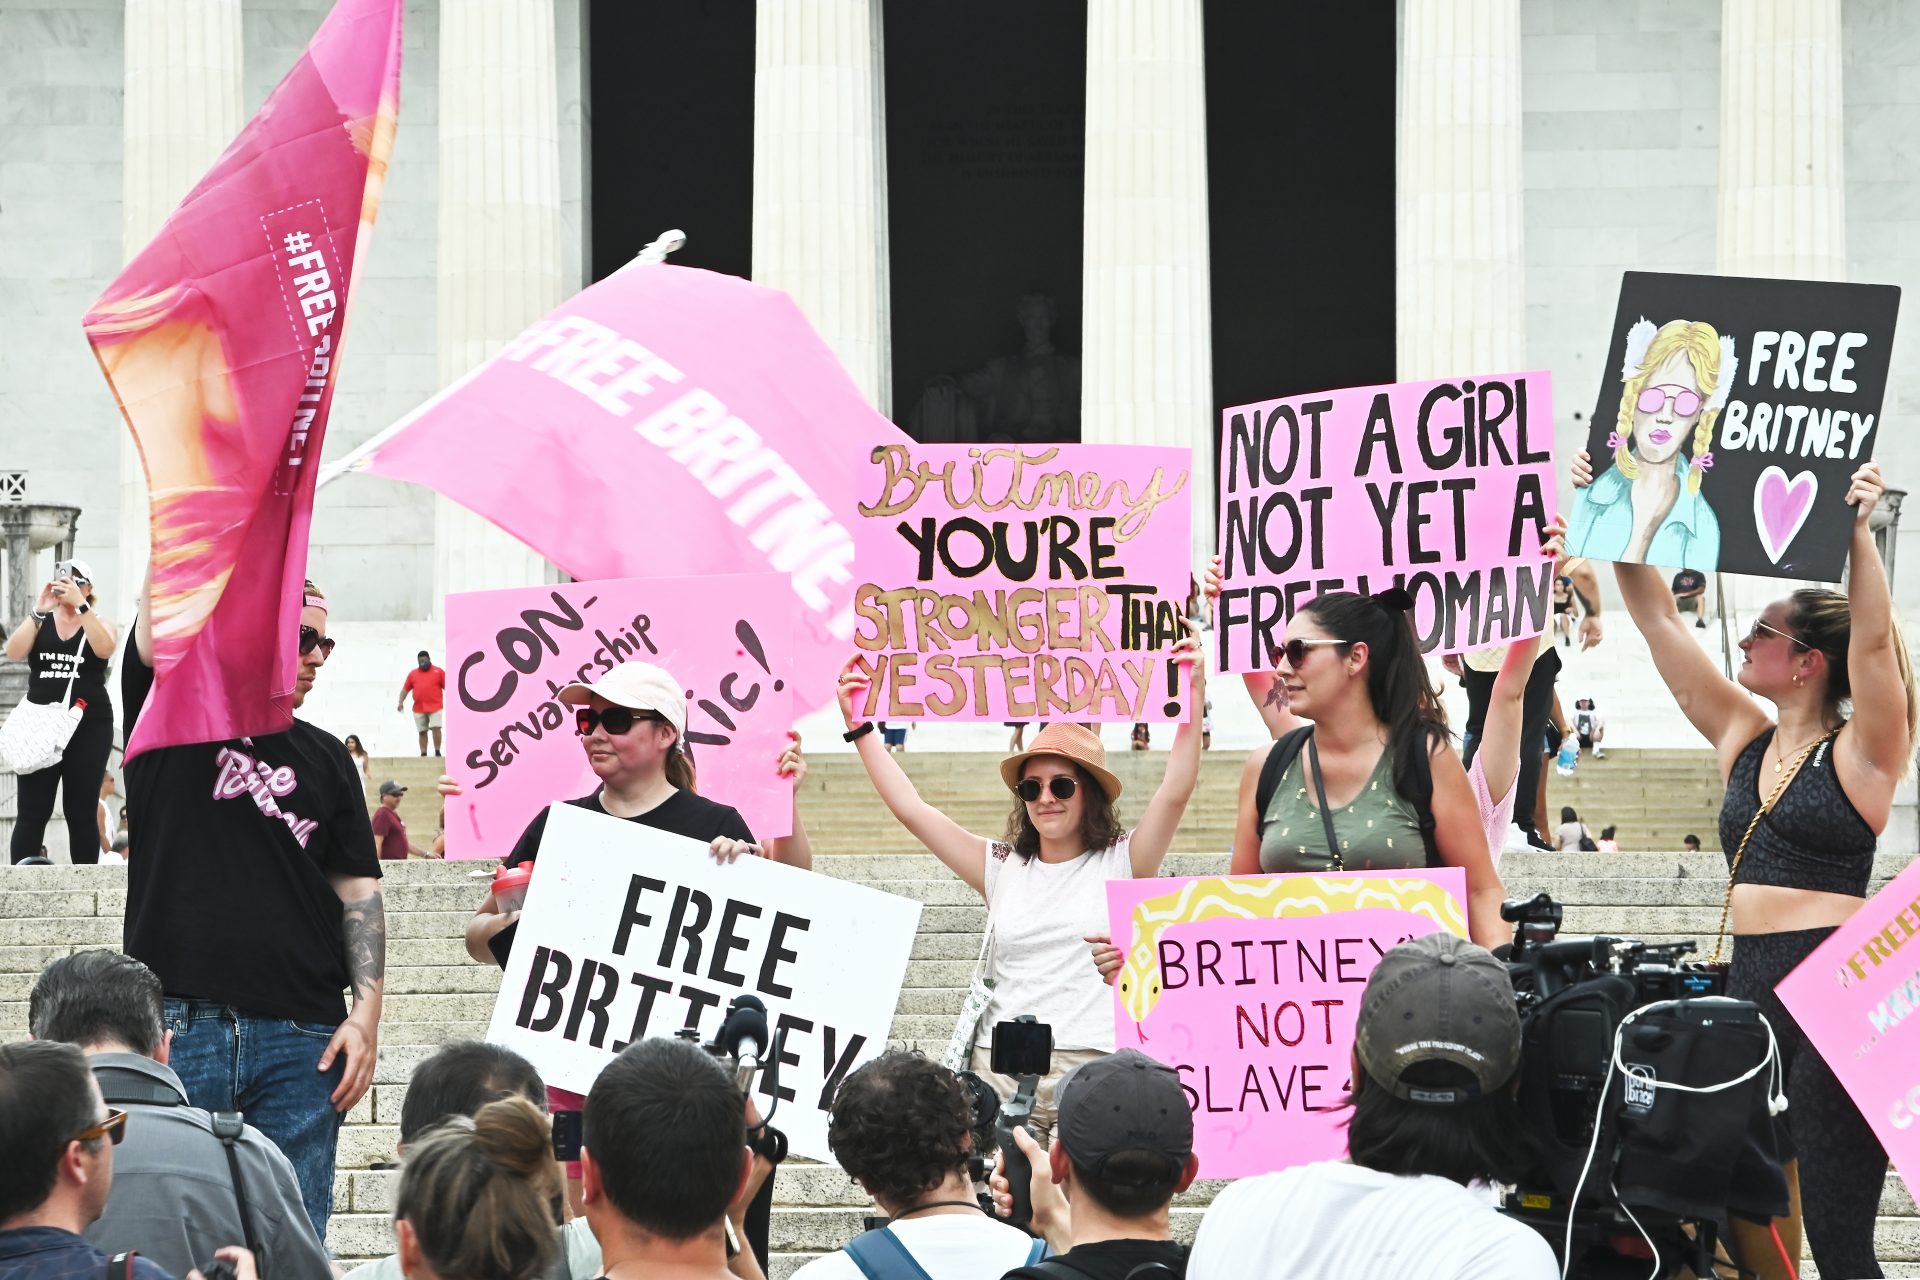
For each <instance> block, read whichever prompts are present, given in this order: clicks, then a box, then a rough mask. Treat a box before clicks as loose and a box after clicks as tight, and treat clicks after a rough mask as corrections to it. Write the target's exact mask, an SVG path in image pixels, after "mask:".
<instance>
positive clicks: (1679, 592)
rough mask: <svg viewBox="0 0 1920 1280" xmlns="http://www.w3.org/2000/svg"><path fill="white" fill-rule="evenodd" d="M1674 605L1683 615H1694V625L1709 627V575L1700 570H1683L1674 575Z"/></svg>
mask: <svg viewBox="0 0 1920 1280" xmlns="http://www.w3.org/2000/svg"><path fill="white" fill-rule="evenodd" d="M1673 604H1674V607H1675V608H1677V609H1678V610H1680V612H1681V613H1691V614H1693V625H1694V626H1696V627H1705V626H1706V625H1707V575H1706V574H1704V573H1701V572H1700V571H1699V570H1698V569H1682V570H1681V571H1680V572H1678V573H1676V574H1674V575H1673Z"/></svg>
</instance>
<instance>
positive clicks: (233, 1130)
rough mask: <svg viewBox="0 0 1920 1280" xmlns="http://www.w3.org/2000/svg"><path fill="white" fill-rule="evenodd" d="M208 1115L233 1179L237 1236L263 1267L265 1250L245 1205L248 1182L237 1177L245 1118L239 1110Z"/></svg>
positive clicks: (247, 1206)
mask: <svg viewBox="0 0 1920 1280" xmlns="http://www.w3.org/2000/svg"><path fill="white" fill-rule="evenodd" d="M211 1116H212V1120H213V1136H214V1137H216V1138H218V1139H220V1145H221V1146H222V1147H225V1148H226V1151H227V1172H228V1173H229V1174H230V1175H231V1176H232V1178H233V1200H234V1203H235V1204H237V1205H238V1206H239V1207H240V1234H241V1235H242V1236H244V1237H245V1238H246V1244H247V1248H249V1249H251V1250H252V1251H253V1257H254V1261H255V1262H256V1263H258V1264H261V1265H264V1263H265V1259H266V1250H265V1249H263V1248H262V1247H261V1243H260V1236H259V1233H258V1232H256V1231H255V1230H254V1229H253V1209H252V1207H251V1206H250V1205H249V1204H248V1203H247V1182H246V1179H245V1178H243V1177H241V1176H240V1137H241V1135H242V1134H244V1133H245V1132H246V1129H247V1122H246V1118H245V1117H243V1116H242V1115H241V1114H240V1113H239V1112H238V1111H215V1112H213V1113H211Z"/></svg>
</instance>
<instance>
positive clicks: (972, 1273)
mask: <svg viewBox="0 0 1920 1280" xmlns="http://www.w3.org/2000/svg"><path fill="white" fill-rule="evenodd" d="M1089 967H1091V966H1089ZM893 1234H894V1235H896V1236H898V1237H899V1238H900V1243H901V1244H903V1245H905V1246H906V1250H907V1252H908V1253H910V1254H912V1255H913V1260H914V1261H915V1262H917V1263H919V1264H920V1266H921V1268H922V1269H923V1270H924V1271H925V1272H926V1273H927V1274H928V1275H929V1276H932V1277H933V1280H983V1277H992V1280H999V1278H1000V1277H1001V1276H1003V1275H1005V1274H1006V1273H1007V1272H1009V1271H1012V1270H1014V1269H1015V1268H1017V1267H1024V1266H1026V1265H1027V1256H1028V1254H1029V1253H1031V1252H1032V1250H1033V1237H1031V1236H1029V1235H1028V1234H1027V1233H1026V1232H1024V1231H1020V1230H1017V1229H1015V1228H1013V1227H1010V1226H1008V1225H1007V1224H1006V1223H1004V1222H995V1221H994V1220H993V1219H992V1218H989V1217H987V1216H986V1215H985V1214H979V1213H943V1214H935V1215H933V1216H931V1217H926V1218H908V1219H907V1220H906V1221H905V1222H896V1223H894V1224H893ZM793 1280H864V1277H863V1275H862V1273H861V1270H860V1268H859V1267H856V1266H854V1265H853V1259H852V1258H849V1257H848V1256H847V1255H846V1254H845V1253H844V1252H842V1251H839V1250H835V1251H834V1252H833V1253H829V1254H827V1255H826V1256H825V1257H821V1258H815V1259H814V1260H813V1261H812V1262H809V1263H808V1264H807V1265H806V1266H804V1267H801V1268H800V1269H799V1270H798V1271H796V1272H794V1273H793Z"/></svg>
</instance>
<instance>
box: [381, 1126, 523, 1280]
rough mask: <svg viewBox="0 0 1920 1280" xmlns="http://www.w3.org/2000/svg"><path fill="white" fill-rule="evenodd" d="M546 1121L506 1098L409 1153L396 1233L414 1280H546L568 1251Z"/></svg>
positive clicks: (438, 1131)
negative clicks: (562, 1244)
mask: <svg viewBox="0 0 1920 1280" xmlns="http://www.w3.org/2000/svg"><path fill="white" fill-rule="evenodd" d="M560 1208H561V1189H560V1177H559V1172H558V1171H557V1170H556V1169H555V1168H554V1165H553V1138H552V1135H551V1134H550V1133H549V1131H548V1129H547V1118H546V1117H545V1116H543V1115H541V1114H540V1112H539V1111H537V1110H535V1109H534V1106H533V1104H532V1103H530V1102H528V1101H527V1100H526V1099H525V1098H518V1097H509V1098H502V1099H501V1100H499V1101H498V1102H489V1103H488V1104H487V1105H486V1106H484V1107H482V1108H480V1111H479V1114H478V1115H476V1116H474V1117H473V1118H472V1119H471V1120H469V1119H468V1118H467V1117H465V1116H458V1117H455V1118H454V1119H451V1120H448V1121H447V1122H445V1123H444V1124H442V1125H439V1126H438V1127H436V1128H434V1129H431V1130H429V1131H428V1132H427V1134H426V1136H425V1137H422V1138H419V1139H418V1140H416V1141H415V1142H413V1143H411V1144H409V1145H408V1148H407V1156H406V1161H405V1163H404V1164H402V1166H401V1169H400V1190H399V1194H398V1195H397V1196H396V1197H395V1199H394V1208H393V1219H394V1221H393V1227H394V1235H395V1236H396V1237H397V1239H398V1244H399V1253H400V1267H401V1270H402V1271H404V1272H405V1273H406V1275H407V1278H408V1280H544V1277H546V1276H547V1275H548V1274H550V1273H551V1271H552V1269H553V1263H554V1255H555V1254H556V1253H557V1252H558V1250H559V1246H560V1237H559V1234H558V1231H557V1226H558V1223H559V1218H560Z"/></svg>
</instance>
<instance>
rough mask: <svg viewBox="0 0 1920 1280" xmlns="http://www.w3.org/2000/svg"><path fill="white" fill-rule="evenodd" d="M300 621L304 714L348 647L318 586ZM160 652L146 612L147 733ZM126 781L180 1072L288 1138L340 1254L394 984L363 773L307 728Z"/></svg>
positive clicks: (135, 674)
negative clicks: (357, 1135) (337, 1213)
mask: <svg viewBox="0 0 1920 1280" xmlns="http://www.w3.org/2000/svg"><path fill="white" fill-rule="evenodd" d="M300 624H301V625H300V662H299V668H298V673H297V678H296V682H295V686H294V693H293V705H294V706H295V707H296V708H298V707H299V706H300V704H301V703H302V702H303V701H305V699H306V695H307V693H308V692H309V691H310V690H311V689H312V688H313V684H314V680H315V679H316V678H317V677H318V675H319V672H320V668H321V667H322V666H324V665H325V664H326V661H327V656H328V655H329V654H330V653H331V652H332V651H333V641H331V640H329V639H328V638H327V606H326V600H325V598H324V597H323V596H321V594H320V593H319V591H318V590H317V589H316V588H315V587H314V586H313V584H312V583H308V584H306V593H305V596H304V598H303V601H302V608H301V611H300ZM153 652H154V649H153V629H152V622H151V610H150V609H149V608H148V607H147V604H146V602H145V601H144V600H143V601H142V603H141V609H140V618H139V621H138V623H137V624H136V626H135V628H134V643H133V646H132V649H131V651H130V652H129V654H128V656H127V658H126V659H125V660H124V661H123V663H122V664H121V690H122V699H123V702H124V704H125V707H126V725H127V733H128V737H129V738H131V737H132V731H133V725H134V722H135V721H136V720H137V719H138V717H139V715H140V712H141V709H142V708H143V707H144V706H145V705H146V700H147V696H148V694H149V692H150V691H151V690H152V687H153V681H154V672H153V668H152V666H151V665H149V664H150V663H151V662H152V655H153ZM125 775H126V787H127V807H128V808H129V809H130V810H131V811H132V813H133V814H134V815H135V816H134V821H133V828H134V829H133V830H132V832H131V834H132V836H133V839H134V841H135V842H136V843H137V844H138V845H139V847H140V856H139V857H138V858H136V859H134V860H133V861H132V863H131V864H130V865H129V867H128V874H127V910H126V925H125V933H124V938H125V943H124V950H125V951H126V953H127V954H128V955H131V956H133V957H135V958H136V959H139V960H141V961H143V962H145V964H146V965H147V967H148V968H150V969H152V970H153V971H154V972H155V973H157V974H158V975H159V976H160V981H161V983H162V984H163V986H164V988H165V990H166V996H167V1000H166V1023H167V1028H168V1029H169V1030H170V1031H172V1032H173V1047H172V1053H171V1056H170V1058H169V1060H168V1065H170V1066H171V1067H172V1068H173V1069H174V1071H175V1073H176V1074H177V1075H178V1076H179V1077H180V1080H181V1083H182V1084H184V1085H185V1086H186V1090H187V1096H188V1098H189V1100H190V1101H191V1102H192V1103H193V1105H194V1106H196V1107H200V1108H203V1109H205V1110H208V1111H242V1112H244V1113H245V1114H246V1118H247V1120H248V1122H249V1123H251V1124H252V1125H254V1127H256V1128H258V1129H259V1130H260V1131H261V1132H262V1133H264V1134H266V1135H267V1136H268V1137H269V1138H271V1139H273V1141H274V1142H275V1144H277V1145H278V1146H279V1148H280V1149H281V1151H283V1152H284V1153H285V1154H286V1156H287V1159H288V1160H289V1161H290V1162H291V1163H292V1165H293V1171H294V1175H295V1177H296V1178H298V1179H299V1182H300V1195H301V1199H302V1201H303V1202H304V1205H305V1208H306V1211H307V1216H308V1218H310V1219H311V1220H312V1222H313V1229H314V1233H315V1234H316V1235H317V1236H318V1237H319V1238H320V1240H322V1241H323V1242H324V1241H325V1240H326V1238H327V1218H328V1216H329V1214H330V1213H331V1210H332V1204H333V1174H334V1153H335V1147H336V1143H337V1140H338V1137H339V1132H340V1124H341V1121H342V1118H343V1117H344V1116H345V1114H346V1112H347V1111H348V1110H349V1109H351V1108H352V1107H353V1105H354V1104H355V1103H357V1102H358V1101H359V1100H360V1098H361V1096H362V1095H363V1094H365V1093H366V1091H367V1086H368V1085H370V1084H371V1083H372V1082H373V1067H374V1056H375V1052H376V1048H377V1044H378V1034H379V1025H380V1006H381V997H382V991H383V989H384V985H385V974H386V938H387V924H386V910H385V906H384V904H383V902H382V899H381V895H380V860H379V857H378V856H377V854H376V851H375V848H374V843H373V827H372V825H371V823H370V822H369V820H368V817H367V807H366V796H365V792H364V791H363V790H362V786H361V781H360V773H359V770H358V769H357V768H355V766H354V763H353V760H352V758H351V757H350V756H348V755H347V749H346V747H345V746H344V745H343V744H342V743H341V742H340V740H339V739H338V738H336V737H334V736H333V735H331V734H329V733H326V732H324V731H322V730H320V729H316V728H315V727H313V726H312V725H310V724H307V723H305V722H303V721H300V720H295V721H294V722H293V724H292V726H291V727H289V728H288V729H287V730H286V731H284V732H282V733H273V734H266V735H262V736H258V737H252V738H237V739H231V740H229V741H225V742H200V743H191V744H186V745H181V746H168V747H156V748H153V749H151V750H148V751H144V752H141V753H140V754H139V755H137V756H134V757H133V758H132V759H130V760H128V761H127V763H126V768H125ZM348 988H351V989H352V991H353V1011H352V1013H351V1015H346V1014H345V1010H344V1001H343V1000H342V992H343V991H344V990H346V989H348Z"/></svg>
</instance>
